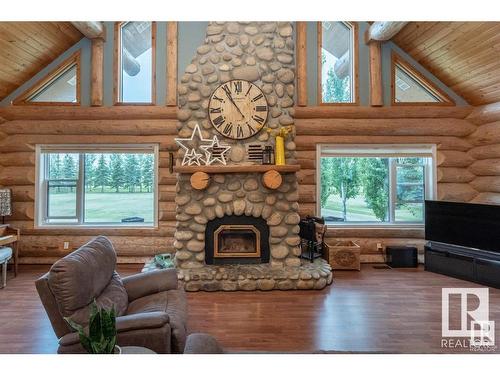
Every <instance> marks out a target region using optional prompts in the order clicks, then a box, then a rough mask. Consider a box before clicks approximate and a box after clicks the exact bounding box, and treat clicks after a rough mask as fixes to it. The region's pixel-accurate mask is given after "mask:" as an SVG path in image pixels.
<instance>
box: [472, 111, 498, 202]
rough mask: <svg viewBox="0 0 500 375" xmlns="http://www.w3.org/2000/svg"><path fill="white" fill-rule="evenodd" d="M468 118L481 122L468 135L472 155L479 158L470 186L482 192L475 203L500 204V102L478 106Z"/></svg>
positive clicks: (474, 164)
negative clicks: (471, 146)
mask: <svg viewBox="0 0 500 375" xmlns="http://www.w3.org/2000/svg"><path fill="white" fill-rule="evenodd" d="M468 119H469V120H470V121H471V122H473V123H475V124H477V125H479V126H478V128H477V130H476V131H475V132H474V133H472V134H471V135H470V136H469V137H468V141H469V142H470V143H472V145H473V146H474V147H473V148H472V149H471V150H470V151H469V152H468V154H469V156H470V157H471V158H473V159H475V161H474V162H473V163H472V164H471V165H470V166H469V172H470V173H471V174H473V175H475V178H474V179H473V180H472V181H471V182H470V186H471V187H472V188H474V189H475V190H476V191H478V192H479V194H477V195H476V196H475V197H474V199H473V202H475V203H485V204H500V103H494V104H488V105H485V106H482V107H478V108H476V109H475V110H474V112H473V113H471V115H470V116H469V117H468Z"/></svg>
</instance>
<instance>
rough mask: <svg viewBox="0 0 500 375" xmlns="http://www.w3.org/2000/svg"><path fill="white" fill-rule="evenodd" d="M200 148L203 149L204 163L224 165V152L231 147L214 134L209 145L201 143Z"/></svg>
mask: <svg viewBox="0 0 500 375" xmlns="http://www.w3.org/2000/svg"><path fill="white" fill-rule="evenodd" d="M200 148H201V149H202V150H204V151H205V164H206V165H211V164H213V163H214V162H220V163H222V164H224V165H226V153H227V152H228V151H229V150H230V149H231V146H229V145H227V144H225V143H220V142H219V139H218V138H217V136H216V135H214V138H213V139H212V143H211V144H210V145H203V146H200Z"/></svg>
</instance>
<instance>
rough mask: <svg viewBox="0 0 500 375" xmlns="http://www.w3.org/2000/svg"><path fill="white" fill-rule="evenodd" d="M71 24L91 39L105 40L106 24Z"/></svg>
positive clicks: (98, 22)
mask: <svg viewBox="0 0 500 375" xmlns="http://www.w3.org/2000/svg"><path fill="white" fill-rule="evenodd" d="M71 24H72V25H73V26H74V27H76V28H77V29H78V31H80V32H81V33H82V34H83V35H84V36H86V37H87V38H89V39H96V38H101V39H104V37H105V35H104V34H105V32H104V31H105V29H104V24H103V23H102V22H100V21H88V22H71Z"/></svg>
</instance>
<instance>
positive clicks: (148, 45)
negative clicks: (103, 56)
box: [115, 22, 156, 104]
mask: <svg viewBox="0 0 500 375" xmlns="http://www.w3.org/2000/svg"><path fill="white" fill-rule="evenodd" d="M155 26H156V25H155V23H154V22H120V23H117V24H116V29H115V45H116V50H115V61H116V62H117V66H116V68H115V74H116V82H115V102H116V103H117V104H120V103H127V104H153V103H154V101H155V82H154V80H155V39H156V37H155V30H156V28H155Z"/></svg>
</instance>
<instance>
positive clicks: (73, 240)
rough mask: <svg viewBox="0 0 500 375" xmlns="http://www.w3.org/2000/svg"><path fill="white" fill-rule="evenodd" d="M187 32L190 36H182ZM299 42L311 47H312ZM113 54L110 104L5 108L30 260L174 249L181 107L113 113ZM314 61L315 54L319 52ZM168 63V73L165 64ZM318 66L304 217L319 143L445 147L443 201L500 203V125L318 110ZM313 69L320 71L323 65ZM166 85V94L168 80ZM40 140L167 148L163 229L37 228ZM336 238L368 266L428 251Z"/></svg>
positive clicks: (188, 49) (300, 145) (410, 111)
mask: <svg viewBox="0 0 500 375" xmlns="http://www.w3.org/2000/svg"><path fill="white" fill-rule="evenodd" d="M188 24H189V23H179V39H178V70H179V71H183V70H184V69H185V66H186V65H187V64H188V63H189V59H187V58H186V56H192V55H193V51H195V50H196V48H197V46H198V45H197V44H196V43H197V41H198V40H201V42H202V41H203V37H200V35H199V32H195V33H189V31H190V27H191V26H189V25H188ZM315 25H316V23H307V25H306V29H307V30H308V34H307V38H306V39H305V41H306V43H305V44H306V45H307V47H306V48H307V54H306V55H307V59H310V56H311V54H310V53H309V52H310V51H309V49H310V48H313V47H311V43H314V46H316V41H315V39H314V38H313V39H312V41H311V35H310V29H311V28H312V27H313V26H315ZM204 27H205V25H204V23H196V25H195V28H196V29H197V30H198V29H200V30H203V33H204V32H205V31H204ZM166 29H167V28H166V27H165V30H166ZM160 30H163V29H160ZM313 30H314V29H313ZM191 31H192V30H191ZM198 31H199V30H198ZM161 33H163V31H161ZM183 33H184V35H189V37H181V35H183ZM166 34H168V33H166V32H165V33H164V34H163V35H166ZM110 39H111V40H112V39H113V38H110V37H109V27H108V38H107V41H106V43H112V42H111V41H110ZM163 41H165V39H163ZM301 42H302V43H304V40H302V41H301ZM158 43H159V42H158ZM188 44H189V45H188ZM314 48H317V47H314ZM363 48H364V47H363ZM363 48H361V49H362V50H363ZM365 52H366V51H365ZM363 53H364V52H361V53H360V56H363ZM109 54H110V52H109V47H106V49H105V51H104V60H105V62H104V64H105V76H104V107H95V108H89V107H44V108H42V107H34V106H33V107H31V106H29V107H28V106H24V107H16V106H8V107H6V108H1V109H0V153H1V157H0V186H7V187H10V188H12V189H13V192H14V204H13V208H14V215H13V216H12V217H11V218H9V220H8V222H9V223H11V224H12V225H14V226H16V227H19V228H21V230H22V241H21V246H20V249H21V253H20V255H21V262H22V263H48V264H50V263H53V262H54V261H55V260H56V259H58V258H60V257H61V256H63V255H65V254H67V253H68V252H70V251H71V250H72V249H75V248H77V247H78V246H80V245H82V244H83V243H85V242H86V241H88V240H89V239H90V238H92V237H93V236H95V235H98V234H104V235H107V236H109V237H110V238H111V239H112V241H113V243H114V244H115V246H116V249H117V251H118V254H119V260H120V262H124V263H127V262H133V263H135V262H142V261H144V260H145V259H146V258H148V257H150V256H151V255H153V254H156V253H160V252H168V251H173V247H172V242H173V233H174V231H175V227H174V223H175V222H174V220H175V181H176V177H175V175H172V174H170V173H169V170H168V152H169V151H171V150H174V149H175V146H174V141H173V137H174V134H176V133H177V130H176V125H177V120H176V107H175V106H170V107H166V106H164V104H166V103H167V104H168V97H167V96H168V93H167V94H166V95H164V94H162V95H160V96H158V97H157V105H156V106H120V107H114V106H110V98H111V96H110V95H112V94H111V92H112V84H113V80H112V78H110V75H109V66H108V65H109V64H110V61H109V58H110V56H109ZM312 55H313V56H316V54H315V53H314V54H312ZM364 55H366V53H364ZM164 60H165V59H164ZM298 60H299V61H300V59H298ZM386 63H387V62H386ZM162 64H164V65H163V66H165V65H166V62H165V61H164V62H163V63H162ZM311 65H312V63H311V62H310V61H307V69H303V70H301V67H300V66H298V67H297V71H298V74H297V75H298V77H300V78H301V79H302V80H304V79H305V82H306V85H305V86H306V87H307V89H308V90H307V91H308V92H307V98H306V99H307V100H302V101H301V100H298V103H299V105H303V106H301V107H296V108H295V124H296V130H297V135H296V138H295V143H296V148H297V159H298V162H299V163H300V165H301V171H300V172H299V173H298V178H299V204H300V213H301V214H302V215H306V214H309V215H313V214H316V146H317V144H318V143H335V144H339V143H345V144H371V143H387V144H391V143H394V144H412V143H415V144H416V143H419V144H422V143H426V144H429V143H433V144H436V145H437V160H436V162H437V192H438V198H439V199H443V200H453V201H465V202H468V201H482V202H485V201H488V202H490V201H493V200H495V202H499V203H500V199H499V198H498V196H499V195H500V188H499V187H498V186H500V182H499V180H500V170H499V168H498V163H497V161H498V159H499V158H500V151H499V150H500V145H499V144H498V143H500V136H498V135H496V136H495V137H496V138H495V137H491V138H494V141H492V140H491V139H490V136H491V134H492V133H491V132H495V134H500V128H499V127H498V121H499V120H500V119H494V120H487V122H484V121H485V120H484V119H482V120H480V121H479V120H477V118H476V117H477V116H476V117H474V113H475V112H474V113H473V114H471V111H472V108H471V107H466V106H457V107H436V106H411V107H410V106H408V107H390V106H387V101H386V100H384V102H385V104H386V106H385V107H379V108H374V107H369V106H367V101H368V95H362V100H361V106H344V107H335V106H317V105H315V104H316V100H315V96H314V95H316V94H317V91H316V88H314V90H312V91H311V81H312V82H313V83H312V85H314V87H316V86H315V85H316V83H317V72H316V73H314V74H316V75H314V74H312V77H311V69H313V70H314V69H315V68H311ZM106 66H107V68H106ZM313 66H314V67H316V66H317V65H316V63H315V62H314V64H313ZM360 69H367V64H365V63H361V64H360ZM106 72H108V73H107V74H106ZM301 72H302V73H304V74H301ZM167 76H170V73H169V72H168V70H167V72H166V73H165V72H164V74H163V78H162V79H159V78H158V77H157V82H158V81H159V80H165V77H167ZM360 76H361V77H365V78H362V79H363V80H367V74H365V73H362V74H360ZM384 81H385V79H384ZM366 82H368V80H367V81H366ZM366 82H365V84H367V83H366ZM162 87H163V88H166V87H167V84H166V83H165V82H164V81H163V83H162ZM169 87H170V86H169ZM361 87H363V86H361ZM364 89H367V87H365V88H364ZM384 90H385V88H384ZM164 91H165V90H164ZM313 96H314V97H313ZM363 97H364V98H365V99H363ZM302 99H303V98H302ZM87 102H88V100H87ZM307 104H308V106H307ZM170 105H171V104H170ZM42 143H46V144H51V143H66V144H67V143H159V144H160V160H159V204H158V206H159V227H158V228H157V229H151V230H147V229H113V230H110V229H108V230H105V229H103V230H96V229H66V230H50V229H34V184H35V165H34V164H35V145H36V144H42ZM496 176H499V177H496ZM492 178H493V179H492ZM495 184H496V185H495ZM328 237H330V238H345V239H353V240H355V241H357V242H358V243H359V244H360V245H361V247H362V261H364V262H369V261H383V256H382V253H381V252H380V251H379V250H378V249H377V244H378V243H381V244H382V245H383V246H386V245H394V244H415V245H418V246H419V247H420V248H421V247H422V245H423V229H421V228H406V229H405V228H380V229H373V228H370V229H368V228H366V229H361V228H360V229H353V228H338V227H337V228H330V229H329V230H328ZM64 241H69V242H70V249H69V250H64V249H63V242H64Z"/></svg>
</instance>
